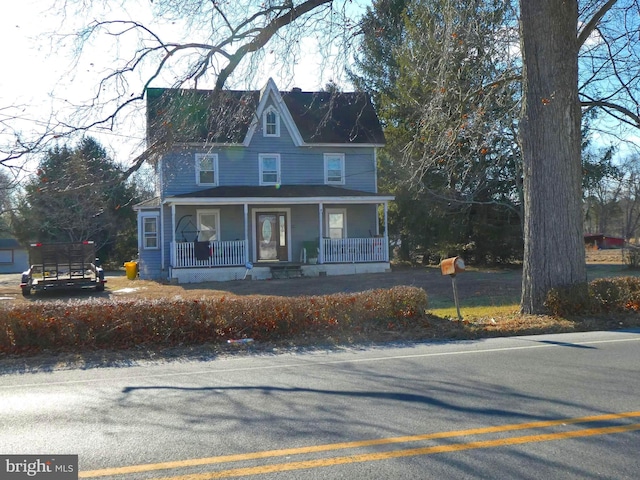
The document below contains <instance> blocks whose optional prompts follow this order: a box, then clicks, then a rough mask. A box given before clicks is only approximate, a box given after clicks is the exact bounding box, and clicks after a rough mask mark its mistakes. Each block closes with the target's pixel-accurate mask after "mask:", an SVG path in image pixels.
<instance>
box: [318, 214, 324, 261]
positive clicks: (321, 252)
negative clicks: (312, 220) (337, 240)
mask: <svg viewBox="0 0 640 480" xmlns="http://www.w3.org/2000/svg"><path fill="white" fill-rule="evenodd" d="M323 211H324V205H323V204H322V202H320V203H319V204H318V250H319V252H318V263H324V242H323V241H322V237H323V235H322V212H323Z"/></svg>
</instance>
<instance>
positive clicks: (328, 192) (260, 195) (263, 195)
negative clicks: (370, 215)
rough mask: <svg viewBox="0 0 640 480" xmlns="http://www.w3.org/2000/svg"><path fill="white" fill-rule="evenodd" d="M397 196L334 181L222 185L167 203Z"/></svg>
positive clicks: (361, 200)
mask: <svg viewBox="0 0 640 480" xmlns="http://www.w3.org/2000/svg"><path fill="white" fill-rule="evenodd" d="M394 198H395V197H394V196H393V195H385V194H379V193H372V192H363V191H361V190H350V189H347V188H341V187H333V186H330V185H279V186H222V187H213V188H208V189H206V190H198V191H195V192H190V193H183V194H179V195H172V196H168V197H166V198H165V199H164V203H168V204H180V205H201V204H219V205H230V204H235V205H237V204H245V203H260V204H265V203H270V204H283V203H297V204H315V203H321V202H327V203H329V202H330V203H386V202H389V201H391V200H394Z"/></svg>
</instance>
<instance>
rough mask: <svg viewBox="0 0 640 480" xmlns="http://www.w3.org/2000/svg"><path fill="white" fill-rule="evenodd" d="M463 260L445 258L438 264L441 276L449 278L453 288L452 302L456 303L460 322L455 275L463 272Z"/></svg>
mask: <svg viewBox="0 0 640 480" xmlns="http://www.w3.org/2000/svg"><path fill="white" fill-rule="evenodd" d="M464 269H465V266H464V260H462V258H460V257H451V258H445V259H444V260H442V261H441V262H440V270H441V271H442V275H449V276H450V277H451V285H452V286H453V300H454V302H456V311H457V312H458V320H462V315H460V303H459V302H458V285H457V284H456V274H458V273H462V272H464Z"/></svg>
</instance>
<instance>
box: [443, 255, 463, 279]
mask: <svg viewBox="0 0 640 480" xmlns="http://www.w3.org/2000/svg"><path fill="white" fill-rule="evenodd" d="M440 270H441V271H442V275H455V274H456V273H461V272H464V260H462V258H460V257H451V258H445V259H444V260H442V261H441V262H440Z"/></svg>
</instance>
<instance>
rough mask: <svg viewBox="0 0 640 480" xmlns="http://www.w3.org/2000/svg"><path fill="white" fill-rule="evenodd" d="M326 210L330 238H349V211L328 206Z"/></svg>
mask: <svg viewBox="0 0 640 480" xmlns="http://www.w3.org/2000/svg"><path fill="white" fill-rule="evenodd" d="M325 211H326V214H327V218H326V220H327V235H328V236H329V238H347V211H346V210H345V209H344V208H327V209H326V210H325Z"/></svg>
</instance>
